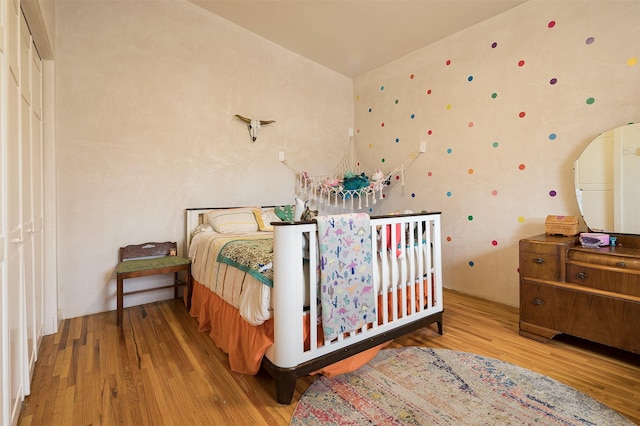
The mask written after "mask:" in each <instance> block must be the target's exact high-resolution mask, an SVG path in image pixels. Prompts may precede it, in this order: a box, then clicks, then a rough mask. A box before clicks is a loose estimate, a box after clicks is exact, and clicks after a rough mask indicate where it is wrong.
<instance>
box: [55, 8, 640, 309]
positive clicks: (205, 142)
mask: <svg viewBox="0 0 640 426" xmlns="http://www.w3.org/2000/svg"><path fill="white" fill-rule="evenodd" d="M615 5H616V7H611V2H606V1H602V2H600V1H596V2H593V1H585V2H573V1H572V2H550V1H549V2H547V1H532V2H528V3H526V4H524V5H523V6H520V7H518V8H516V9H514V10H511V11H509V12H507V13H505V14H503V15H500V16H498V17H495V18H493V19H490V20H488V21H485V22H483V23H481V24H479V25H476V26H474V27H471V28H468V29H466V30H464V31H462V32H460V33H458V34H455V35H454V36H452V37H449V38H447V39H444V40H442V41H440V42H438V43H435V44H433V45H430V46H427V47H425V48H424V49H422V50H420V51H417V52H415V53H413V54H411V55H408V56H407V57H405V58H403V59H401V60H399V61H396V62H393V63H391V64H388V65H386V66H384V67H381V68H380V69H378V70H375V71H373V72H371V73H368V74H366V75H364V76H361V77H359V78H357V79H355V81H352V80H350V79H348V78H346V77H343V76H340V75H338V74H336V73H334V72H332V71H330V70H328V69H326V68H324V67H321V66H318V65H316V64H314V63H312V62H310V61H308V60H306V59H303V58H301V57H299V56H298V55H295V54H293V53H291V52H288V51H286V50H284V49H282V48H280V47H278V46H275V45H273V44H271V43H269V42H267V41H265V40H263V39H261V38H259V37H257V36H254V35H253V34H251V33H249V32H247V31H246V30H243V29H240V28H238V27H236V26H234V25H232V24H230V23H228V22H227V21H224V20H222V19H220V18H218V17H216V16H214V15H211V14H208V13H206V12H204V11H202V10H200V9H199V8H197V7H196V6H194V5H191V4H187V3H186V2H183V1H153V2H149V1H135V0H129V1H91V2H87V1H60V2H56V13H55V15H56V21H55V26H56V32H57V37H56V43H55V51H56V92H57V93H56V96H57V102H56V108H57V120H56V125H57V132H56V139H57V141H56V142H57V167H58V198H57V200H58V225H59V230H58V232H59V238H58V259H59V283H60V284H59V285H60V292H59V293H60V308H61V309H62V315H63V317H65V318H67V317H73V316H77V315H84V314H89V313H93V312H100V311H105V310H110V309H114V307H115V297H114V295H115V282H114V277H113V268H114V266H115V263H116V252H117V248H118V247H119V246H120V245H123V244H128V243H134V242H141V241H149V240H178V241H181V240H182V234H183V228H184V223H183V209H184V208H186V207H195V206H197V207H202V206H216V205H218V206H220V205H225V206H226V205H238V204H276V203H287V202H289V201H290V200H291V199H292V198H293V189H294V186H293V185H294V183H293V176H292V174H291V172H290V171H289V170H288V169H287V168H286V167H284V166H283V165H282V164H280V163H278V161H277V156H278V152H279V151H285V153H286V157H287V160H288V161H290V162H291V163H293V165H295V166H297V168H298V169H307V170H308V171H309V172H311V174H324V173H328V172H330V171H331V170H332V169H333V168H334V166H335V164H336V159H337V158H338V157H339V156H340V155H341V153H342V152H343V151H344V149H345V148H346V142H347V134H348V129H349V128H350V127H355V129H356V137H355V140H356V145H357V150H358V152H359V155H360V157H361V159H362V160H363V162H364V163H365V165H367V166H368V167H370V168H378V167H381V168H386V167H392V166H393V165H395V164H398V163H399V162H401V161H403V160H405V159H406V158H407V156H408V155H409V154H410V153H412V152H415V151H416V150H417V149H418V146H419V142H420V141H423V140H424V141H426V142H427V152H426V154H424V155H422V156H420V157H419V158H418V160H417V161H416V162H415V163H414V164H413V165H412V166H411V168H410V169H409V170H407V172H406V173H405V177H406V184H405V186H404V187H401V186H400V185H396V186H395V187H394V188H393V189H392V190H390V191H389V192H388V198H387V199H386V200H385V201H383V202H379V203H378V204H377V205H376V209H377V210H376V212H382V213H387V212H391V211H397V210H403V209H413V210H421V209H429V210H440V211H442V212H443V236H444V241H443V252H444V253H443V264H444V268H445V277H444V282H445V286H446V287H449V288H455V289H457V290H460V291H463V292H466V293H471V294H476V295H481V296H484V297H486V298H489V299H493V300H497V301H501V302H504V303H508V304H511V305H516V304H517V303H518V240H519V239H520V238H522V237H525V236H529V235H533V234H536V233H541V232H542V231H543V229H544V227H543V222H544V218H545V217H546V215H547V214H575V215H577V214H578V208H577V204H576V202H575V198H574V194H573V186H572V182H573V179H572V164H573V161H574V160H575V159H576V158H577V157H578V156H579V154H580V153H581V152H582V150H583V149H584V147H585V146H586V145H587V144H588V143H589V141H590V140H591V139H593V138H594V137H595V136H596V135H597V134H599V133H600V132H603V131H605V130H607V129H609V128H612V127H616V126H618V125H622V124H624V123H627V122H632V121H638V120H640V104H639V103H638V99H637V93H640V73H639V72H638V67H639V66H640V65H638V64H637V58H638V56H639V55H640V53H639V52H640V44H639V43H640V28H639V27H638V25H637V22H636V19H635V17H637V16H639V15H640V10H639V8H640V3H639V2H636V1H617V2H615ZM550 21H554V22H555V25H553V26H551V27H550V26H549V22H550ZM589 37H593V38H594V41H593V43H587V39H588V38H589ZM493 42H496V43H497V46H496V47H495V48H492V47H491V44H492V43H493ZM633 58H636V62H634V61H633ZM447 60H451V64H450V65H446V61H447ZM521 60H524V61H525V64H524V65H523V66H519V65H518V62H519V61H521ZM412 76H413V77H412ZM470 76H473V79H472V80H471V81H469V77H470ZM552 78H557V82H556V84H553V85H552V84H550V80H551V79H552ZM383 86H384V89H382V87H383ZM427 90H431V92H430V93H429V94H427ZM493 93H496V94H497V96H496V97H492V94H493ZM589 98H594V99H595V102H594V103H587V102H586V101H587V99H589ZM448 105H450V107H448ZM520 112H525V113H526V114H525V117H524V118H520V117H519V113H520ZM234 114H242V115H245V116H250V117H258V118H262V119H275V120H277V123H275V124H273V125H271V126H266V127H264V128H263V130H262V132H261V134H260V137H259V140H258V141H257V142H256V143H255V144H251V143H250V142H249V136H248V133H247V131H246V129H245V127H244V125H243V124H242V123H241V122H238V121H237V120H235V119H234V118H233V115H234ZM411 114H414V116H413V118H412V117H411ZM382 122H384V123H385V126H384V127H382V126H381V123H382ZM429 130H431V134H429ZM552 135H553V136H552ZM396 140H397V141H396ZM449 150H450V153H449ZM383 160H384V162H383ZM521 164H524V165H525V167H524V169H523V170H521V169H520V168H519V166H520V165H521ZM551 194H554V195H551ZM470 216H471V217H472V218H473V219H472V220H470V219H469V217H470ZM157 297H158V298H164V297H168V295H167V294H159V295H158V296H157ZM128 300H129V302H128V303H129V304H133V303H141V302H144V301H148V300H151V299H149V298H148V297H141V298H135V297H131V298H129V299H128Z"/></svg>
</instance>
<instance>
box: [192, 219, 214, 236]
mask: <svg viewBox="0 0 640 426" xmlns="http://www.w3.org/2000/svg"><path fill="white" fill-rule="evenodd" d="M201 232H213V226H211V224H210V223H209V222H207V223H201V224H200V225H198V226H196V227H195V228H194V229H193V231H191V236H192V237H193V236H194V235H196V234H199V233H201Z"/></svg>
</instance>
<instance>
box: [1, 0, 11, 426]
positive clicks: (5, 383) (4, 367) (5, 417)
mask: <svg viewBox="0 0 640 426" xmlns="http://www.w3.org/2000/svg"><path fill="white" fill-rule="evenodd" d="M7 7H8V2H5V1H3V2H0V93H4V92H5V90H6V89H5V87H6V86H5V82H6V78H7V49H6V45H5V43H6V38H7V37H6V33H7ZM6 112H7V105H6V96H0V213H1V214H0V395H2V400H1V401H0V424H3V425H5V424H8V423H9V399H8V398H7V397H6V396H5V395H9V380H10V377H9V355H8V352H9V344H8V340H9V327H8V324H9V321H8V293H9V291H8V290H9V289H8V287H7V268H6V257H5V254H6V253H5V250H6V244H7V226H6V225H7V223H6V220H5V215H4V212H5V209H6V203H5V196H6V191H5V182H6V161H5V159H6V147H7V144H6V140H7V137H6V130H7V129H6V126H5V123H6V120H5V117H6Z"/></svg>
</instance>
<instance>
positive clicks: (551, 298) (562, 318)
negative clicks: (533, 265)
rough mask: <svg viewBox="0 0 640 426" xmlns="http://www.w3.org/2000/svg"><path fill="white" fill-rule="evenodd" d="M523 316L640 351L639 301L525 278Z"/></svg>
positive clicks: (616, 345)
mask: <svg viewBox="0 0 640 426" xmlns="http://www.w3.org/2000/svg"><path fill="white" fill-rule="evenodd" d="M520 320H521V321H522V322H525V323H529V324H535V325H537V326H540V327H544V328H547V329H550V330H558V331H559V332H563V333H567V334H570V335H573V336H577V337H581V338H583V339H587V340H591V341H594V342H598V343H602V344H605V345H610V346H614V347H617V348H621V349H624V350H627V351H631V352H636V353H638V352H640V303H639V302H634V301H629V300H623V299H617V298H614V297H602V296H599V295H596V294H590V293H588V292H582V291H575V290H572V289H567V288H562V287H555V286H552V285H546V284H541V283H535V282H530V281H526V280H523V281H522V282H521V285H520Z"/></svg>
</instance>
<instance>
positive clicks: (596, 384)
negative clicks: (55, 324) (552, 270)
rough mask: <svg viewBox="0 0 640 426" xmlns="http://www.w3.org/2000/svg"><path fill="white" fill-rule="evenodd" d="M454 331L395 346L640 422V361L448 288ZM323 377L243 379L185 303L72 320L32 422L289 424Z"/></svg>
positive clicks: (45, 357) (47, 342)
mask: <svg viewBox="0 0 640 426" xmlns="http://www.w3.org/2000/svg"><path fill="white" fill-rule="evenodd" d="M444 318H445V320H444V335H443V336H440V335H438V334H437V332H436V331H435V326H432V327H430V328H423V329H421V330H418V331H417V332H415V333H412V334H410V335H407V336H405V337H403V338H401V339H399V340H396V341H395V342H393V343H392V346H393V347H399V346H409V345H419V346H430V347H438V348H447V349H455V350H461V351H466V352H474V353H477V354H481V355H485V356H489V357H493V358H498V359H501V360H504V361H507V362H511V363H513V364H517V365H520V366H523V367H526V368H529V369H531V370H534V371H537V372H540V373H543V374H546V375H548V376H550V377H553V378H554V379H556V380H559V381H561V382H563V383H565V384H567V385H569V386H572V387H574V388H576V389H578V390H580V391H582V392H584V393H586V394H588V395H590V396H592V397H593V398H595V399H598V400H600V401H602V402H603V403H605V404H606V405H608V406H610V407H612V408H613V409H615V410H618V411H619V412H620V413H622V414H624V415H625V416H627V417H628V418H630V419H631V420H633V421H634V422H636V423H638V424H640V355H634V354H631V353H628V352H622V351H616V350H612V349H609V348H605V347H602V346H599V345H595V344H591V343H588V342H584V341H581V340H577V339H570V338H561V339H558V340H553V341H550V342H547V343H540V342H536V341H533V340H530V339H527V338H524V337H520V336H519V335H518V312H517V309H515V308H510V307H505V306H502V305H498V304H495V303H492V302H487V301H483V300H480V299H476V298H472V297H468V296H464V295H461V294H459V293H455V292H451V291H446V292H445V316H444ZM312 381H313V378H312V377H304V378H302V379H299V380H298V384H297V389H296V392H295V395H294V400H293V403H292V404H291V405H280V404H278V403H276V401H275V391H274V387H273V382H272V380H271V378H270V377H269V376H268V375H267V374H266V373H263V372H260V373H259V374H258V375H257V376H244V375H240V374H236V373H232V372H230V370H229V364H228V361H227V357H226V355H225V354H223V353H221V351H220V350H219V349H217V347H216V346H215V344H214V343H213V342H212V341H211V340H210V338H209V337H208V335H207V334H205V333H198V331H197V325H196V321H195V320H194V319H193V318H191V317H190V316H189V315H188V314H187V312H186V310H185V308H184V306H183V305H181V304H180V302H179V301H178V300H169V301H164V302H159V303H152V304H148V305H143V306H138V307H133V308H128V309H126V310H125V315H124V327H123V330H122V331H120V330H119V329H118V328H117V327H116V314H115V312H107V313H101V314H96V315H90V316H86V317H80V318H73V319H70V320H65V321H64V323H63V326H62V329H61V331H60V332H59V333H57V334H56V335H51V336H46V337H45V338H44V341H43V343H42V347H41V353H40V358H39V360H38V362H37V365H36V369H35V375H34V379H33V384H32V392H31V395H30V396H29V397H27V399H26V400H25V403H24V406H23V410H22V413H21V415H20V419H19V424H20V425H30V424H32V425H112V424H121V425H132V424H142V425H163V424H164V425H173V424H175V425H187V424H188V425H192V424H194V425H195V424H206V425H215V424H225V425H232V424H239V425H263V424H264V425H287V424H288V423H289V420H290V418H291V414H292V413H293V410H294V408H295V403H296V402H297V401H298V400H299V398H300V395H301V394H302V393H303V392H304V391H305V389H306V388H307V387H308V386H309V385H310V384H311V382H312Z"/></svg>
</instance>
